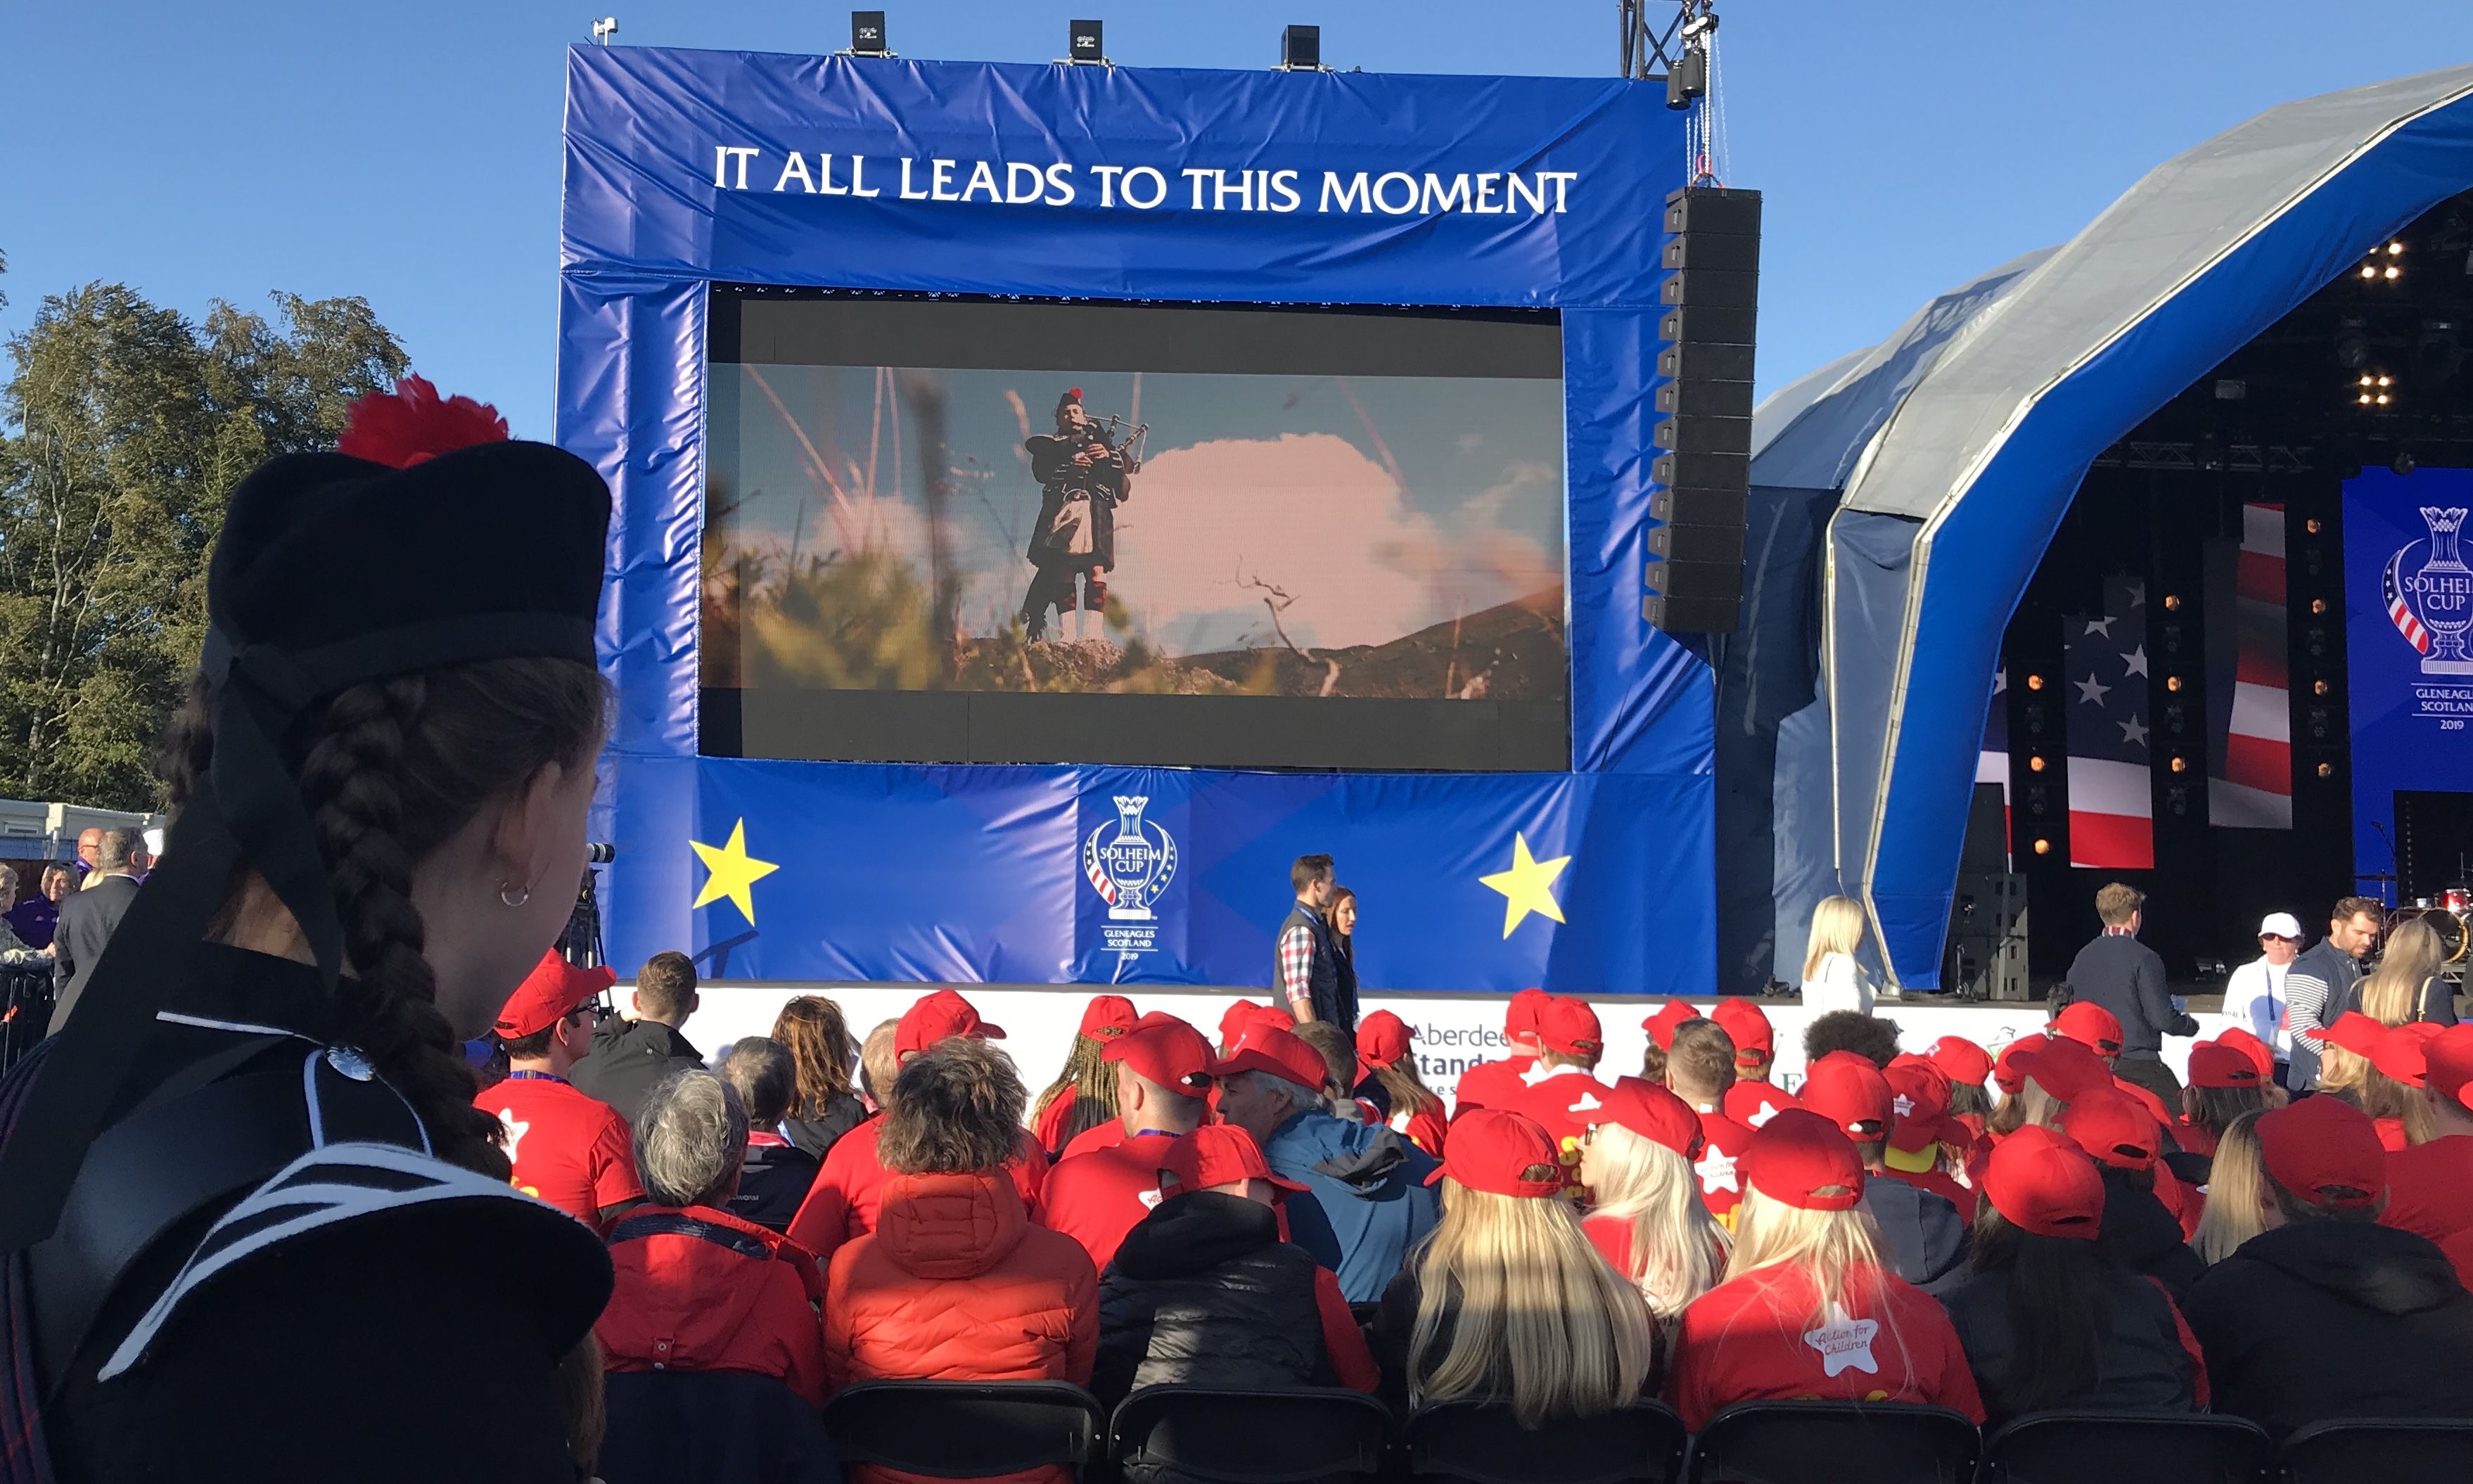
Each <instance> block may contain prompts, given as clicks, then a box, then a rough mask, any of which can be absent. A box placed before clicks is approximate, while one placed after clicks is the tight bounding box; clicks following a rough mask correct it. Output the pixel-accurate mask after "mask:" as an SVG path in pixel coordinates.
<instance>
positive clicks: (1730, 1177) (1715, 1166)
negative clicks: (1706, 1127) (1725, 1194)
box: [1692, 1144, 1743, 1195]
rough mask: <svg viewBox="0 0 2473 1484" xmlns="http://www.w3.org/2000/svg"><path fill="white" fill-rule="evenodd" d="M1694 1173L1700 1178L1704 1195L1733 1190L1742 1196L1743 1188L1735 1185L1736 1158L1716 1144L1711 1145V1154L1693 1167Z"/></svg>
mask: <svg viewBox="0 0 2473 1484" xmlns="http://www.w3.org/2000/svg"><path fill="white" fill-rule="evenodd" d="M1692 1173H1693V1174H1694V1175H1697V1176H1699V1177H1700V1191H1701V1193H1702V1194H1703V1195H1708V1194H1713V1193H1715V1192H1717V1191H1719V1190H1732V1191H1735V1192H1737V1193H1738V1194H1740V1193H1741V1191H1742V1188H1743V1187H1742V1186H1741V1185H1737V1184H1735V1157H1734V1156H1733V1155H1730V1154H1728V1153H1726V1152H1725V1151H1724V1150H1722V1149H1719V1148H1718V1147H1717V1145H1715V1144H1711V1145H1710V1146H1709V1152H1708V1153H1707V1154H1705V1155H1702V1156H1701V1157H1700V1162H1699V1163H1697V1164H1695V1165H1693V1166H1692Z"/></svg>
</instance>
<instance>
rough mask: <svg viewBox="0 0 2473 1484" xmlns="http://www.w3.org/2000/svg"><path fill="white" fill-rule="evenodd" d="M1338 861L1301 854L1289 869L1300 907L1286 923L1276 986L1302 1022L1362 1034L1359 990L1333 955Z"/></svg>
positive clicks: (1274, 967) (1277, 961) (1273, 974)
mask: <svg viewBox="0 0 2473 1484" xmlns="http://www.w3.org/2000/svg"><path fill="white" fill-rule="evenodd" d="M1332 874H1333V868H1332V861H1331V857H1330V856H1328V855H1300V856H1298V857H1297V863H1296V864H1295V865H1293V866H1291V867H1289V868H1288V884H1289V885H1290V886H1292V887H1294V888H1295V889H1296V894H1297V904H1296V906H1295V907H1294V908H1293V909H1292V910H1290V912H1289V913H1288V917H1287V921H1286V922H1282V923H1281V924H1280V940H1279V949H1278V952H1277V953H1276V954H1275V955H1274V956H1273V961H1272V968H1271V982H1272V984H1273V985H1275V986H1276V987H1277V988H1278V989H1279V991H1280V993H1282V994H1283V995H1285V996H1286V998H1287V1002H1288V1009H1289V1011H1290V1012H1291V1013H1292V1014H1294V1015H1295V1016H1296V1017H1297V1018H1298V1019H1300V1020H1329V1021H1331V1022H1332V1023H1333V1024H1335V1025H1337V1026H1338V1027H1339V1028H1340V1029H1341V1030H1344V1031H1346V1032H1348V1033H1349V1034H1350V1035H1352V1036H1354V1035H1356V1034H1357V986H1356V984H1355V983H1354V982H1344V981H1353V980H1354V978H1355V975H1354V974H1344V973H1343V970H1342V969H1341V967H1340V962H1339V955H1338V953H1337V952H1335V951H1333V946H1332V938H1331V924H1330V923H1328V922H1324V921H1323V905H1324V903H1326V902H1328V901H1329V900H1330V899H1331V883H1332Z"/></svg>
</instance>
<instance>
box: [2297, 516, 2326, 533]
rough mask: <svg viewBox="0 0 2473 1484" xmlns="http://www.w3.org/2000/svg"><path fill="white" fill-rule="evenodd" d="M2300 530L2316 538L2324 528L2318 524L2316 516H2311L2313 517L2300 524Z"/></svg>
mask: <svg viewBox="0 0 2473 1484" xmlns="http://www.w3.org/2000/svg"><path fill="white" fill-rule="evenodd" d="M2301 529H2302V530H2304V531H2307V532H2309V533H2310V534H2311V535H2313V536H2317V534H2318V533H2319V532H2320V531H2321V530H2323V529H2325V528H2324V527H2323V526H2321V525H2320V524H2319V523H2318V517H2317V516H2316V515H2313V516H2311V517H2310V518H2309V519H2307V520H2305V521H2303V522H2301Z"/></svg>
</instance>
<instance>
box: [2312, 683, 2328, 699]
mask: <svg viewBox="0 0 2473 1484" xmlns="http://www.w3.org/2000/svg"><path fill="white" fill-rule="evenodd" d="M2310 693H2311V694H2312V695H2314V696H2323V695H2325V694H2326V693H2327V682H2325V681H2312V682H2310Z"/></svg>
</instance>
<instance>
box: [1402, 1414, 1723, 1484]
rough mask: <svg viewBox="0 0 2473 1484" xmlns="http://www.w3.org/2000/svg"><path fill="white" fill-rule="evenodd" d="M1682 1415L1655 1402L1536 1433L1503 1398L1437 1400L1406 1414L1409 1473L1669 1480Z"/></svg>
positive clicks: (1560, 1483)
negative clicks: (1515, 1417) (1407, 1415)
mask: <svg viewBox="0 0 2473 1484" xmlns="http://www.w3.org/2000/svg"><path fill="white" fill-rule="evenodd" d="M1688 1437H1689V1434H1688V1433H1686V1432H1685V1431H1684V1427H1683V1419H1682V1418H1680V1417H1677V1416H1675V1415H1674V1413H1673V1412H1671V1411H1669V1409H1667V1408H1666V1407H1663V1406H1660V1405H1659V1404H1658V1403H1656V1402H1654V1401H1642V1402H1639V1403H1637V1404H1635V1405H1632V1406H1628V1407H1625V1408H1623V1409H1622V1410H1621V1411H1620V1412H1608V1413H1605V1414H1603V1415H1602V1416H1598V1417H1582V1418H1571V1419H1557V1420H1555V1421H1554V1422H1551V1423H1549V1424H1546V1425H1545V1426H1543V1427H1540V1428H1538V1429H1537V1430H1535V1431H1533V1432H1532V1431H1530V1430H1528V1429H1527V1428H1525V1427H1523V1426H1521V1425H1520V1424H1519V1422H1518V1421H1517V1420H1515V1419H1514V1418H1513V1417H1512V1415H1511V1408H1510V1407H1508V1406H1506V1405H1504V1404H1502V1403H1501V1402H1498V1401H1436V1402H1433V1403H1430V1404H1429V1405H1426V1406H1422V1407H1419V1408H1418V1409H1417V1410H1416V1411H1415V1412H1414V1413H1413V1414H1411V1415H1410V1417H1409V1418H1408V1426H1407V1432H1406V1451H1407V1456H1408V1473H1409V1476H1410V1477H1411V1478H1413V1479H1418V1480H1447V1481H1448V1480H1457V1481H1464V1484H1672V1481H1674V1480H1677V1479H1680V1478H1682V1477H1683V1448H1684V1444H1685V1441H1686V1440H1687V1438H1688Z"/></svg>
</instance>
